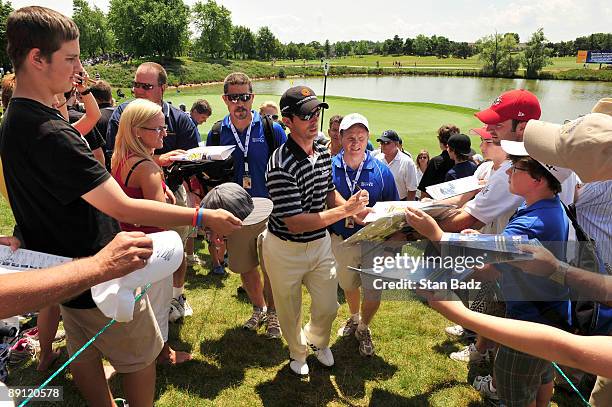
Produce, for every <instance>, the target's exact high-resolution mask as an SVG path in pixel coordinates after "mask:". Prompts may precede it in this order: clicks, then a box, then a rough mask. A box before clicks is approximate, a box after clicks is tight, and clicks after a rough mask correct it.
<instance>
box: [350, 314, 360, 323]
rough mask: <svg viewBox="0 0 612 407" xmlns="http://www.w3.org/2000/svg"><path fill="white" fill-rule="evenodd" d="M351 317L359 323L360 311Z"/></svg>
mask: <svg viewBox="0 0 612 407" xmlns="http://www.w3.org/2000/svg"><path fill="white" fill-rule="evenodd" d="M351 319H352V320H353V321H354V322H357V323H359V312H358V313H356V314H353V315H351Z"/></svg>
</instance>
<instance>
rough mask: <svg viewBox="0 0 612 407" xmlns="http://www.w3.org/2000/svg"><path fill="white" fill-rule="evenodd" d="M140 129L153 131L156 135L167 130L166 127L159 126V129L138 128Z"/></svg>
mask: <svg viewBox="0 0 612 407" xmlns="http://www.w3.org/2000/svg"><path fill="white" fill-rule="evenodd" d="M140 128H141V129H144V130H150V131H154V132H156V133H157V134H159V133H161V132H162V131H163V132H166V131H167V130H168V126H159V127H153V128H151V127H140Z"/></svg>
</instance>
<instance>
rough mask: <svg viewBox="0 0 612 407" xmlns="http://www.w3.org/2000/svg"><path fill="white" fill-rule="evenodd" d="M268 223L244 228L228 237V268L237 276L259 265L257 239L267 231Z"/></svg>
mask: <svg viewBox="0 0 612 407" xmlns="http://www.w3.org/2000/svg"><path fill="white" fill-rule="evenodd" d="M266 225H267V221H263V222H259V223H256V224H255V225H250V226H243V227H242V228H240V229H239V230H237V231H235V232H234V233H232V234H231V235H229V236H228V237H227V246H226V247H227V257H228V266H229V268H230V270H231V271H233V272H234V273H237V274H243V273H247V272H249V271H250V270H252V269H253V268H254V267H257V266H258V265H259V257H258V256H257V237H258V236H259V234H260V233H261V232H263V231H264V230H265V229H266Z"/></svg>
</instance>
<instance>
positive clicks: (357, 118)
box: [339, 113, 370, 132]
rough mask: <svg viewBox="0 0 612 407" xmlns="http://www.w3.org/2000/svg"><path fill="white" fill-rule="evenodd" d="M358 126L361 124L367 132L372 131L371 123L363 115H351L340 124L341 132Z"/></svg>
mask: <svg viewBox="0 0 612 407" xmlns="http://www.w3.org/2000/svg"><path fill="white" fill-rule="evenodd" d="M356 124H361V125H362V126H364V127H365V128H366V130H367V131H368V132H369V131H370V123H368V119H366V118H365V117H364V116H363V115H360V114H359V113H349V114H347V115H346V116H344V118H343V119H342V121H341V122H340V127H339V130H340V131H344V130H348V129H350V128H351V127H353V126H354V125H356Z"/></svg>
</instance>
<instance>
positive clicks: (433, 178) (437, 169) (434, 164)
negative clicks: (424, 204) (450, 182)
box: [419, 151, 455, 192]
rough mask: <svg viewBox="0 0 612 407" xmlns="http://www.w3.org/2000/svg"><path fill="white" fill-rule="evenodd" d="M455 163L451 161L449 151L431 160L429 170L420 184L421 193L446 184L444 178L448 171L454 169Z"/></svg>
mask: <svg viewBox="0 0 612 407" xmlns="http://www.w3.org/2000/svg"><path fill="white" fill-rule="evenodd" d="M454 165H455V162H454V161H453V160H451V158H450V156H449V155H448V151H442V154H440V155H437V156H435V157H434V158H432V159H431V160H429V164H427V168H426V169H425V172H424V173H423V178H421V182H420V183H419V191H422V192H427V191H426V190H425V188H427V187H428V186H430V185H437V184H440V183H442V182H444V177H446V173H447V172H448V170H450V169H451V168H453V166H454Z"/></svg>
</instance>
